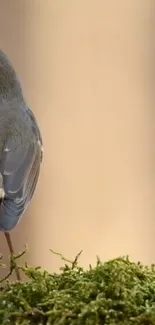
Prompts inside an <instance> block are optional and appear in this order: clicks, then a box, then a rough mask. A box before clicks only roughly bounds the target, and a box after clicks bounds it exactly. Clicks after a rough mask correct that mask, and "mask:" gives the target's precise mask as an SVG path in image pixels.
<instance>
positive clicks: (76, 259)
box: [50, 249, 83, 269]
mask: <svg viewBox="0 0 155 325" xmlns="http://www.w3.org/2000/svg"><path fill="white" fill-rule="evenodd" d="M50 251H51V252H52V253H53V254H55V255H58V256H60V257H61V259H62V260H63V261H65V262H67V263H70V264H72V269H74V268H75V267H76V266H77V262H78V259H79V257H80V255H81V254H82V252H83V251H82V250H81V251H80V252H79V253H78V254H77V255H76V257H75V259H74V261H71V260H68V259H67V258H65V257H64V256H63V255H62V254H61V253H57V252H55V251H53V249H50Z"/></svg>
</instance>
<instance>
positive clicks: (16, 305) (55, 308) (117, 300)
mask: <svg viewBox="0 0 155 325" xmlns="http://www.w3.org/2000/svg"><path fill="white" fill-rule="evenodd" d="M63 259H64V258H63ZM15 260H16V257H15V256H12V257H11V270H10V273H11V272H12V270H13V269H14V268H15V264H16V263H15ZM65 261H66V260H65ZM67 262H69V263H67ZM67 262H65V265H64V267H63V268H61V271H60V274H55V273H54V274H50V273H48V272H47V271H42V270H41V269H38V268H31V267H28V266H27V265H25V266H24V267H20V268H21V269H22V270H23V271H24V272H25V274H26V275H27V276H28V278H29V279H28V281H26V282H23V283H20V282H15V283H10V282H8V281H7V282H6V281H4V282H2V283H1V290H0V324H1V325H6V324H14V325H19V324H20V325H28V324H29V325H33V324H38V325H43V324H44V325H45V324H46V325H50V324H53V325H102V324H110V325H115V324H119V325H121V324H122V325H125V324H126V325H128V324H132V325H134V324H135V325H137V324H143V325H153V324H155V266H150V267H148V266H142V265H141V264H140V263H137V264H135V263H133V262H131V261H130V260H129V259H128V257H125V258H117V259H114V260H111V261H108V262H105V263H102V262H101V261H99V260H97V264H96V266H95V267H90V268H89V270H84V269H83V268H81V267H79V266H78V265H77V258H76V259H75V260H74V261H73V262H70V261H67Z"/></svg>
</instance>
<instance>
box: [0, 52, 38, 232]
mask: <svg viewBox="0 0 155 325" xmlns="http://www.w3.org/2000/svg"><path fill="white" fill-rule="evenodd" d="M42 155H43V153H42V138H41V134H40V130H39V127H38V125H37V121H36V119H35V116H34V114H33V113H32V111H31V110H30V109H29V108H28V107H27V104H26V102H25V101H24V97H23V95H22V90H21V87H20V84H19V81H18V78H17V77H16V73H15V71H14V69H13V67H12V66H11V64H10V62H9V61H8V59H7V58H6V56H5V54H4V53H3V52H2V51H0V173H1V184H0V188H2V187H3V190H4V197H2V200H1V205H0V231H10V230H11V229H13V228H14V227H15V226H16V224H17V223H18V222H19V220H20V219H21V217H22V215H23V213H24V211H25V210H26V208H27V206H28V204H29V202H30V201H31V199H32V197H33V194H34V191H35V188H36V185H37V182H38V177H39V173H40V164H41V161H42Z"/></svg>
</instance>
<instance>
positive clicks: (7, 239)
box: [4, 232, 21, 281]
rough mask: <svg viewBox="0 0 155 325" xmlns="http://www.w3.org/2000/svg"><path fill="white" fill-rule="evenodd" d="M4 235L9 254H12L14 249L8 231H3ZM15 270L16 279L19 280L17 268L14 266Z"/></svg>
mask: <svg viewBox="0 0 155 325" xmlns="http://www.w3.org/2000/svg"><path fill="white" fill-rule="evenodd" d="M4 235H5V238H6V241H7V244H8V247H9V251H10V254H11V255H12V254H14V249H13V245H12V240H11V236H10V233H9V232H5V233H4ZM15 272H16V277H17V280H18V281H21V276H20V272H19V269H18V268H16V269H15Z"/></svg>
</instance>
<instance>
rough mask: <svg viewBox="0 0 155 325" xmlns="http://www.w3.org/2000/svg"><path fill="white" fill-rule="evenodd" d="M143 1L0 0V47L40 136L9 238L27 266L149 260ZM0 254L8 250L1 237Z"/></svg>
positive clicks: (152, 193)
mask: <svg viewBox="0 0 155 325" xmlns="http://www.w3.org/2000/svg"><path fill="white" fill-rule="evenodd" d="M153 10H154V8H153V1H147V0H146V1H145V0H136V1H135V0H128V1H124V0H117V1H115V0H113V1H106V0H105V1H103V0H97V1H96V0H74V1H73V0H65V1H63V0H46V1H45V0H25V1H23V0H13V1H11V0H0V46H1V48H2V49H3V50H5V51H6V52H7V54H8V55H9V56H10V58H11V60H12V62H13V63H14V66H15V68H16V70H17V71H18V73H19V75H20V77H21V80H22V83H23V87H24V91H25V95H26V97H27V100H28V103H29V105H30V107H31V108H32V110H33V111H34V112H35V114H36V116H37V119H38V122H39V124H40V128H41V130H42V135H43V139H44V151H45V154H44V163H43V166H42V170H41V175H40V180H39V184H38V187H37V190H36V193H35V196H34V199H33V202H32V203H31V205H30V206H29V209H28V210H27V213H26V215H25V216H24V218H23V219H22V221H21V223H20V224H19V226H17V228H16V229H15V230H14V231H13V232H12V238H13V242H14V245H15V248H16V250H17V251H19V250H21V249H23V246H24V244H25V243H28V245H29V254H28V259H29V262H30V263H33V264H35V265H36V264H37V265H38V264H42V266H43V267H46V268H48V269H51V270H57V269H58V267H59V266H60V264H61V262H60V260H59V258H57V257H55V256H53V255H51V253H50V252H49V248H53V249H54V250H56V251H59V252H62V253H63V254H64V255H66V256H67V257H68V258H74V256H75V255H76V253H77V252H79V251H80V250H81V249H83V255H82V257H81V263H82V264H83V265H84V266H87V265H88V263H94V262H95V259H96V254H98V255H100V257H101V258H103V259H108V258H113V257H116V256H118V255H124V254H129V255H130V256H131V257H132V258H133V259H134V260H137V259H140V260H141V261H142V262H145V263H150V262H152V261H154V259H155V239H154V237H155V204H154V203H155V161H154V151H155V149H154V148H155V140H154V139H155V136H154V123H155V120H154V94H153V93H154V89H153V85H154V78H153V73H152V72H153V58H154V44H153V40H154V35H153V33H154V32H153V18H154V17H153V16H152V14H153ZM0 244H1V247H0V251H3V252H4V253H5V257H6V256H7V254H8V250H7V247H6V243H5V241H4V237H3V234H1V237H0Z"/></svg>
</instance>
